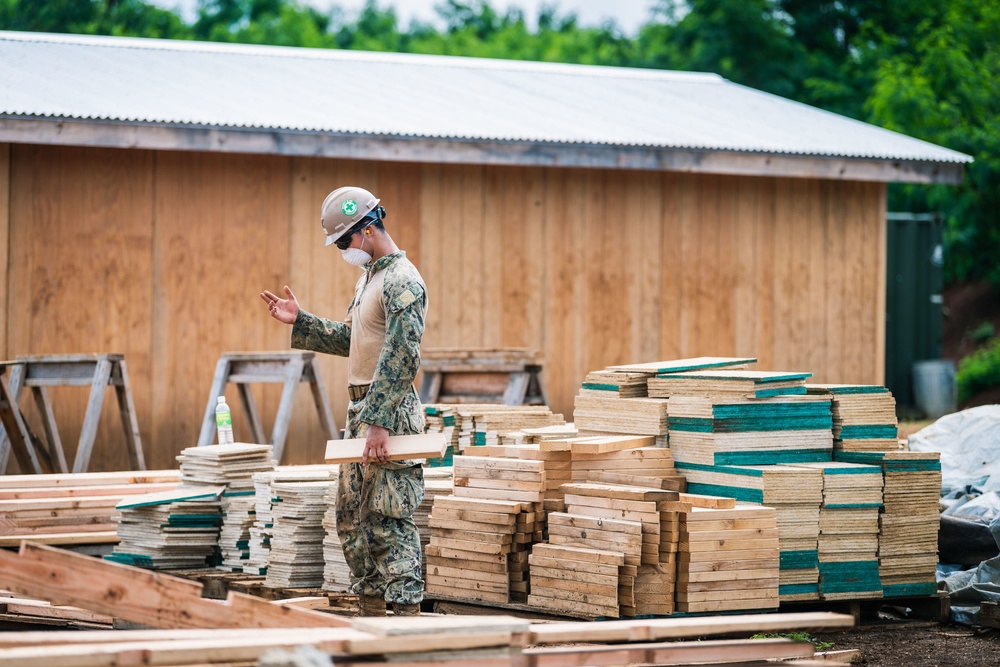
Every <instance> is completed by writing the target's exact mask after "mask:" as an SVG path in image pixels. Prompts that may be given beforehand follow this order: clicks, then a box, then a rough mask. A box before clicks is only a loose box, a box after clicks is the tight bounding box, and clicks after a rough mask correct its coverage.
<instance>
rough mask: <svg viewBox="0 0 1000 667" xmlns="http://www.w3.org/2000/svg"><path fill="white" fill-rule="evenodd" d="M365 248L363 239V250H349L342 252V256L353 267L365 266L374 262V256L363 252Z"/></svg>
mask: <svg viewBox="0 0 1000 667" xmlns="http://www.w3.org/2000/svg"><path fill="white" fill-rule="evenodd" d="M364 247H365V240H364V238H362V239H361V248H348V249H346V250H341V251H340V254H341V256H342V257H343V258H344V261H345V262H347V263H348V264H350V265H352V266H364V265H365V264H367V263H368V262H370V261H372V256H371V255H369V254H368V253H367V252H365V251H364V250H362V248H364Z"/></svg>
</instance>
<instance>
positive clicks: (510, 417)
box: [459, 405, 566, 452]
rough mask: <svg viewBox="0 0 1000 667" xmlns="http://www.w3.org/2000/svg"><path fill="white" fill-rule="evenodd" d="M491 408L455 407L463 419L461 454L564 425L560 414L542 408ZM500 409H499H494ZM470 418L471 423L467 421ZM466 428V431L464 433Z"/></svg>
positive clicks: (503, 406)
mask: <svg viewBox="0 0 1000 667" xmlns="http://www.w3.org/2000/svg"><path fill="white" fill-rule="evenodd" d="M491 408H492V409H489V410H484V409H482V408H474V409H470V408H467V407H466V406H462V407H461V408H459V414H461V415H462V416H463V420H462V429H463V430H462V433H461V434H460V435H459V444H460V446H461V449H462V451H463V452H464V451H465V449H466V448H467V447H470V446H477V445H479V446H481V445H500V444H507V443H508V441H509V442H510V444H514V443H515V442H516V440H517V436H516V435H512V434H517V433H520V432H522V431H524V430H525V429H530V428H541V427H544V426H553V425H559V426H561V425H564V424H565V423H566V420H565V419H563V416H562V415H559V414H553V413H552V411H551V410H550V409H549V408H547V407H545V406H514V405H499V406H491ZM497 408H501V409H497ZM469 418H471V420H470V419H469ZM466 428H468V430H466Z"/></svg>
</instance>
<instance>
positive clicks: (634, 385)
mask: <svg viewBox="0 0 1000 667" xmlns="http://www.w3.org/2000/svg"><path fill="white" fill-rule="evenodd" d="M648 379H649V375H648V374H646V373H626V372H624V371H594V372H592V373H587V377H585V378H584V379H583V385H582V386H581V387H580V395H581V396H605V397H606V396H608V395H609V394H608V393H607V392H611V394H612V395H616V396H617V397H618V398H646V397H647V395H648V394H647V393H646V391H647V390H646V381H647V380H648Z"/></svg>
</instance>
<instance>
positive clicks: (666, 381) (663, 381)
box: [647, 369, 812, 399]
mask: <svg viewBox="0 0 1000 667" xmlns="http://www.w3.org/2000/svg"><path fill="white" fill-rule="evenodd" d="M811 375H812V374H811V373H770V372H766V371H747V370H732V369H726V370H705V371H692V372H685V373H659V374H657V375H656V377H652V378H650V379H649V381H648V383H647V386H648V391H649V395H650V397H653V398H670V397H671V396H706V397H709V398H719V399H727V398H734V399H742V398H771V397H773V396H796V395H804V394H805V393H806V384H805V382H806V378H808V377H810V376H811Z"/></svg>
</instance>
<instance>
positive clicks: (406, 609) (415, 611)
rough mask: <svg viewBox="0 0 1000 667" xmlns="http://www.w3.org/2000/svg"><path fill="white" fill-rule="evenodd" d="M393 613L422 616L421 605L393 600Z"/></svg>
mask: <svg viewBox="0 0 1000 667" xmlns="http://www.w3.org/2000/svg"><path fill="white" fill-rule="evenodd" d="M392 613H393V614H394V615H396V616H420V605H419V604H399V603H398V602H393V603H392Z"/></svg>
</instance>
